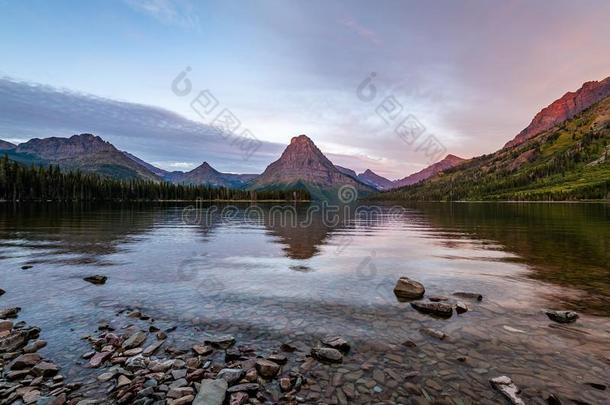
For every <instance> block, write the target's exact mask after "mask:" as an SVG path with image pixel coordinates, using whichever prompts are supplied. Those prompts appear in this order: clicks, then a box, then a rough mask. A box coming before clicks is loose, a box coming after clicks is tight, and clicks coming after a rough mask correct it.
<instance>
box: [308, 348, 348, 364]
mask: <svg viewBox="0 0 610 405" xmlns="http://www.w3.org/2000/svg"><path fill="white" fill-rule="evenodd" d="M311 355H312V356H313V357H314V358H315V359H317V360H319V361H321V362H327V363H341V362H342V361H343V355H342V354H341V352H340V351H339V350H337V349H333V348H330V347H314V348H313V349H311Z"/></svg>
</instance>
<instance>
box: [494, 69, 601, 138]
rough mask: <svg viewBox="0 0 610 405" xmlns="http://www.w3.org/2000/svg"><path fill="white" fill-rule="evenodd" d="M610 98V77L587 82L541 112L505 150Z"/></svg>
mask: <svg viewBox="0 0 610 405" xmlns="http://www.w3.org/2000/svg"><path fill="white" fill-rule="evenodd" d="M609 96H610V77H608V78H606V79H604V80H602V81H599V82H598V81H592V82H586V83H585V84H583V85H582V87H581V88H580V89H578V90H577V91H575V92H568V93H566V94H564V95H563V97H561V98H560V99H558V100H555V101H554V102H553V103H551V104H550V105H549V106H548V107H546V108H544V109H543V110H542V111H540V112H539V113H538V114H536V116H535V117H534V119H533V120H532V122H531V123H530V124H529V125H528V126H527V128H525V129H524V130H523V131H521V132H520V133H519V134H518V135H517V136H516V137H515V138H514V139H513V140H511V141H510V142H508V143H507V144H506V145H504V147H505V148H510V147H513V146H518V145H520V144H522V143H523V142H525V141H527V140H528V139H531V138H533V137H535V136H536V135H538V134H540V133H542V132H544V131H547V130H549V129H551V128H553V127H554V126H555V125H558V124H561V123H562V122H564V121H566V120H568V119H570V118H572V117H574V116H575V115H577V114H580V113H581V112H582V111H584V110H585V109H587V108H589V107H591V106H592V105H593V104H595V103H597V102H599V101H601V100H603V99H604V98H606V97H609Z"/></svg>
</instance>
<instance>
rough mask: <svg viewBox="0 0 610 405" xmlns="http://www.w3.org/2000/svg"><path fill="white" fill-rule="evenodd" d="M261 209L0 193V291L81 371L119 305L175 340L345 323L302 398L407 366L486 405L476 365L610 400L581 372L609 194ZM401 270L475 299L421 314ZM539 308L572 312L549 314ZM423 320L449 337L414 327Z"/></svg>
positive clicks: (292, 335) (488, 373) (574, 395)
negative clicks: (341, 356)
mask: <svg viewBox="0 0 610 405" xmlns="http://www.w3.org/2000/svg"><path fill="white" fill-rule="evenodd" d="M259 207H260V211H258V212H262V213H263V215H261V216H256V215H254V216H252V215H249V214H248V215H247V218H246V217H244V215H246V214H247V213H248V211H245V210H246V209H247V208H248V205H239V206H236V207H233V208H231V209H230V210H228V211H227V212H229V213H230V214H229V215H224V216H220V215H206V214H201V213H200V212H199V211H197V212H192V211H189V214H188V216H187V217H185V216H184V206H181V205H129V206H104V207H90V206H57V205H28V206H24V205H21V206H13V205H3V206H0V269H1V270H0V287H1V288H3V289H4V290H6V291H7V293H6V294H5V295H4V296H3V297H1V298H0V304H1V305H0V306H2V307H6V306H20V307H22V313H21V315H20V319H23V320H25V321H27V322H28V323H29V324H32V325H37V326H39V327H41V328H42V330H43V334H42V337H43V338H44V339H46V340H47V341H48V342H49V346H48V347H47V348H45V349H44V350H45V351H44V354H45V356H47V357H50V358H52V359H54V360H55V361H56V362H58V363H59V364H60V365H62V366H63V367H64V368H65V369H66V374H68V376H70V375H74V376H78V375H80V374H81V373H82V372H83V369H82V367H81V366H78V365H77V366H75V365H74V363H75V361H76V360H77V359H78V358H79V356H80V355H81V354H82V353H84V352H86V351H88V346H87V344H86V343H84V342H83V341H81V340H80V337H81V335H86V334H90V333H93V332H94V331H95V330H96V328H97V324H98V322H99V321H100V320H103V319H105V320H112V319H113V318H115V317H116V312H117V311H119V310H121V309H124V308H126V307H130V308H138V309H141V310H142V311H145V312H146V313H149V314H150V315H152V316H153V317H155V319H156V320H157V322H159V323H165V324H168V325H178V326H179V327H178V330H177V332H176V333H177V334H178V335H179V336H180V339H183V340H184V341H185V342H187V341H189V339H190V340H193V341H197V340H201V334H203V333H232V334H235V335H236V336H237V337H238V341H240V342H243V343H246V344H252V345H257V346H258V347H266V348H268V349H269V350H271V349H274V348H275V349H277V347H278V346H279V343H281V342H292V343H294V344H295V345H297V346H299V345H302V346H303V347H311V345H312V344H314V343H315V342H316V340H317V339H318V338H319V337H320V336H323V335H327V334H339V335H342V336H344V337H345V338H348V339H349V340H351V341H352V342H353V348H354V349H353V350H352V353H351V354H350V355H349V356H348V357H346V361H345V363H344V365H342V366H334V367H330V366H320V367H319V369H316V370H314V371H313V372H314V373H317V374H316V376H317V378H319V381H320V385H321V388H322V390H321V391H322V392H321V393H320V394H315V393H314V394H312V396H311V397H308V398H310V399H311V401H312V402H315V401H316V400H318V398H320V399H324V400H325V401H327V402H333V401H340V399H341V398H342V394H341V393H340V392H338V390H341V389H342V388H341V387H345V386H346V385H350V389H352V390H353V387H355V388H356V389H355V392H356V397H354V398H352V400H351V401H350V402H354V403H361V402H371V401H372V402H375V401H381V400H385V401H389V402H401V401H404V400H405V398H407V397H408V395H407V393H405V391H404V389H403V388H402V387H403V385H404V384H405V380H404V378H405V377H404V376H411V377H410V378H411V380H410V381H412V382H415V383H417V384H419V385H421V386H422V387H424V390H425V391H426V395H428V396H429V397H430V398H441V397H448V398H452V399H454V402H455V403H460V402H458V401H461V403H483V402H482V401H488V402H489V403H494V402H498V401H502V399H501V397H500V396H499V395H498V394H497V393H495V392H494V391H493V390H492V389H491V388H490V387H489V383H488V380H489V378H492V377H495V376H499V375H508V376H510V377H511V378H512V379H513V380H514V381H515V383H516V384H517V385H518V386H519V387H520V388H521V389H522V390H523V394H522V396H523V398H524V399H526V400H527V401H526V402H531V403H545V402H544V400H545V398H546V397H547V396H548V395H549V394H551V393H554V394H556V395H559V396H560V397H562V398H564V399H565V400H569V399H578V400H580V401H584V402H586V403H604V401H606V400H607V398H608V396H609V392H610V391H608V390H610V388H609V389H608V390H606V391H602V390H598V389H595V388H593V387H591V386H590V385H588V383H592V382H594V383H601V384H604V385H608V384H609V383H610V321H609V318H608V316H610V206H608V205H603V204H424V205H416V206H409V207H404V210H402V211H399V210H397V209H390V207H382V209H381V210H380V211H379V213H378V214H376V215H360V216H355V215H354V214H353V212H351V211H350V212H349V213H348V212H347V211H342V215H341V221H340V223H338V224H332V223H328V221H325V220H324V218H322V216H321V215H313V216H311V217H308V216H307V215H306V211H307V208H308V206H299V207H297V220H298V221H299V224H300V225H301V226H291V224H290V223H282V221H281V220H280V219H279V217H276V218H275V219H274V217H273V214H272V213H271V212H270V211H269V206H266V205H260V206H259ZM222 208H223V207H220V209H222ZM184 218H187V219H188V221H187V222H188V223H185V222H184ZM288 222H290V221H288ZM304 222H305V223H306V225H307V226H302V225H303V223H304ZM23 265H33V268H31V269H29V270H22V269H21V266H23ZM92 274H104V275H107V276H108V278H109V279H108V282H107V284H106V285H105V286H94V285H91V284H88V283H86V282H84V281H83V280H82V278H83V277H85V276H88V275H92ZM400 276H408V277H410V278H414V279H416V280H419V281H421V282H422V283H423V284H424V285H425V286H426V292H427V295H429V296H430V295H445V296H450V295H451V294H452V293H453V292H456V291H476V292H479V293H481V294H483V295H484V297H485V298H484V300H483V302H481V303H474V302H468V305H469V306H470V308H471V311H469V312H467V313H466V314H463V315H459V316H458V315H454V316H453V317H452V318H451V319H449V320H441V319H435V318H432V317H430V316H426V315H422V314H419V313H417V312H415V311H414V310H413V309H411V307H410V306H409V304H408V303H401V302H398V301H397V300H396V298H395V297H394V295H393V293H392V289H393V287H394V284H395V283H396V280H397V279H398V278H399V277H400ZM544 308H553V309H572V310H576V311H578V312H579V313H580V314H581V319H579V321H578V322H577V323H576V324H573V325H570V326H567V327H564V326H560V325H558V324H553V323H552V322H551V321H549V320H548V318H546V316H545V315H544V314H543V313H542V311H541V310H542V309H544ZM422 327H430V328H435V329H439V330H442V331H444V332H446V333H447V334H448V335H449V338H448V339H447V340H444V341H438V340H435V339H434V338H430V337H427V336H424V335H423V334H422V333H421V332H420V329H421V328H422ZM180 334H182V335H180ZM406 340H412V341H413V342H415V343H416V344H417V347H416V348H408V347H405V346H403V345H401V343H402V342H404V341H406ZM461 357H465V358H466V359H467V360H466V361H458V358H461ZM414 371H416V372H418V373H419V375H418V376H415V377H412V374H413V372H414ZM350 373H352V374H354V373H356V375H355V377H356V381H351V380H350V378H349V376H350V375H351V374H350ZM380 373H381V374H380ZM346 376H348V377H346ZM337 380H338V382H337ZM363 381H364V382H363ZM367 381H374V384H369V385H371V386H370V387H369V385H367V384H365V382H367ZM359 384H360V385H359ZM373 385H374V386H375V387H376V389H375V390H373V389H372V386H373ZM303 395H305V396H306V397H307V395H308V394H307V393H306V392H305V393H303ZM316 395H318V396H316Z"/></svg>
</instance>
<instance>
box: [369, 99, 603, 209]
mask: <svg viewBox="0 0 610 405" xmlns="http://www.w3.org/2000/svg"><path fill="white" fill-rule="evenodd" d="M609 154H610V99H605V100H603V101H601V102H600V103H598V104H596V105H594V106H592V107H591V108H589V109H588V110H586V111H584V112H583V113H581V114H580V115H578V116H576V117H574V118H573V119H571V120H568V121H566V122H564V123H563V124H562V125H560V126H557V127H555V128H554V129H552V130H550V131H547V132H544V133H542V134H540V135H538V136H536V137H535V138H533V139H530V140H529V141H527V142H526V143H524V144H522V145H519V146H517V147H514V148H507V149H502V150H500V151H498V152H496V153H493V154H490V155H483V156H479V157H476V158H474V159H471V160H469V161H467V162H465V163H463V164H462V165H459V166H457V167H454V168H453V169H450V170H447V171H445V172H444V173H441V174H439V175H437V176H435V177H434V178H431V179H429V180H428V181H425V182H423V183H419V184H416V185H413V186H408V187H404V188H401V189H398V190H393V191H390V192H387V193H381V194H379V195H376V196H374V197H373V198H377V199H384V200H411V201H457V200H471V201H473V200H514V201H530V200H531V201H566V200H586V199H610V158H609V156H608V155H609Z"/></svg>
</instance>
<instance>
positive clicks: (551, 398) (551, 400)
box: [546, 394, 562, 405]
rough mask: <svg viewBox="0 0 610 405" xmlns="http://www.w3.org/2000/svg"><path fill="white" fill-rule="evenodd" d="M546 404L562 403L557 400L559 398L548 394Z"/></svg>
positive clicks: (558, 404) (559, 404)
mask: <svg viewBox="0 0 610 405" xmlns="http://www.w3.org/2000/svg"><path fill="white" fill-rule="evenodd" d="M546 403H547V404H548V405H561V404H562V402H561V400H560V399H559V397H558V396H557V395H555V394H550V395H549V396H548V397H547V398H546Z"/></svg>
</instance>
